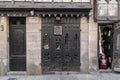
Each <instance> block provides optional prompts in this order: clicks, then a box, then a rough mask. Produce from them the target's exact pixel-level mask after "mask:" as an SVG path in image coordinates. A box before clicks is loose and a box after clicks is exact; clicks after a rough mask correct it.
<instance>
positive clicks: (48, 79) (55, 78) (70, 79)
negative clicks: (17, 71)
mask: <svg viewBox="0 0 120 80" xmlns="http://www.w3.org/2000/svg"><path fill="white" fill-rule="evenodd" d="M9 78H16V80H120V74H116V73H96V74H70V75H37V76H23V75H22V76H20V75H19V76H18V75H17V76H15V75H14V76H1V77H0V80H9Z"/></svg>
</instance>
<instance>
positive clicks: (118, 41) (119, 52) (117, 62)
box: [113, 23, 120, 71]
mask: <svg viewBox="0 0 120 80" xmlns="http://www.w3.org/2000/svg"><path fill="white" fill-rule="evenodd" d="M113 48H114V49H113V69H114V71H118V70H120V23H117V24H116V25H115V28H114V41H113Z"/></svg>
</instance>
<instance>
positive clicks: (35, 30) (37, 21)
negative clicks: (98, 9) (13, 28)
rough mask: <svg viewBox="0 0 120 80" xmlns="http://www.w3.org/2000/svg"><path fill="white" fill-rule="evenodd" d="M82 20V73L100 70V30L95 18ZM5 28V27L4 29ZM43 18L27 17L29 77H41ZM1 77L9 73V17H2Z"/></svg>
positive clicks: (0, 34)
mask: <svg viewBox="0 0 120 80" xmlns="http://www.w3.org/2000/svg"><path fill="white" fill-rule="evenodd" d="M93 16H94V15H93V10H91V12H90V15H89V17H86V16H82V17H81V19H80V61H81V62H80V64H81V65H80V70H81V71H80V73H89V72H96V71H97V70H98V55H97V50H98V44H97V43H98V42H97V41H98V30H97V23H96V22H95V21H94V18H93ZM2 26H3V27H2ZM41 27H42V22H41V17H30V16H28V17H26V55H27V59H26V60H27V66H26V67H27V71H26V74H28V75H40V74H41V73H42V69H41V46H42V45H41ZM0 44H1V45H0V75H6V74H7V73H8V72H9V17H7V16H4V17H2V16H0Z"/></svg>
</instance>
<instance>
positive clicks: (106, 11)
mask: <svg viewBox="0 0 120 80" xmlns="http://www.w3.org/2000/svg"><path fill="white" fill-rule="evenodd" d="M97 5H98V7H97V13H98V16H117V15H118V2H117V0H109V1H107V0H98V2H97Z"/></svg>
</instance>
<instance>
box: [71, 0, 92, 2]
mask: <svg viewBox="0 0 120 80" xmlns="http://www.w3.org/2000/svg"><path fill="white" fill-rule="evenodd" d="M73 2H90V0H73Z"/></svg>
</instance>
